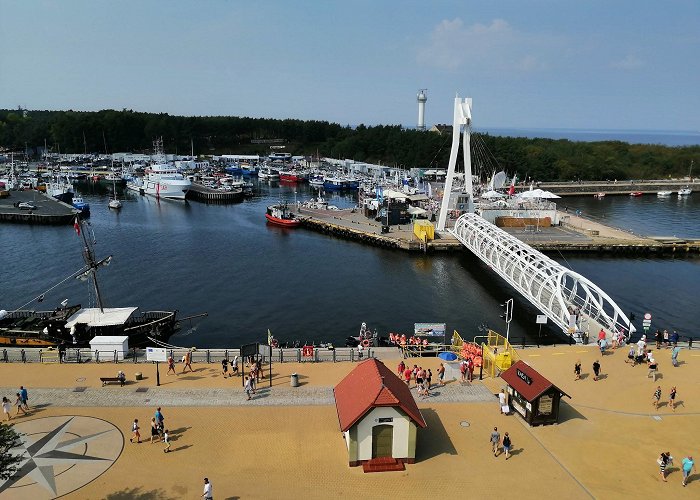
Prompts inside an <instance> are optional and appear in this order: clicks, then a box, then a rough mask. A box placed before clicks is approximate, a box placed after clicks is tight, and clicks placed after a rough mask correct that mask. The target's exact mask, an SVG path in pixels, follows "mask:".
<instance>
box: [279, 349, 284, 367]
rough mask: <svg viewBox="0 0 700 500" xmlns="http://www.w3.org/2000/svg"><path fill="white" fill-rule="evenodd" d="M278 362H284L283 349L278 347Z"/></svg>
mask: <svg viewBox="0 0 700 500" xmlns="http://www.w3.org/2000/svg"><path fill="white" fill-rule="evenodd" d="M280 363H284V351H283V350H282V348H281V347H280Z"/></svg>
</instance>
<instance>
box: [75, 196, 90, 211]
mask: <svg viewBox="0 0 700 500" xmlns="http://www.w3.org/2000/svg"><path fill="white" fill-rule="evenodd" d="M72 204H73V208H76V209H78V210H80V215H83V216H86V215H89V214H90V204H89V203H88V202H86V201H85V200H83V197H82V196H80V195H78V196H74V197H73V203H72Z"/></svg>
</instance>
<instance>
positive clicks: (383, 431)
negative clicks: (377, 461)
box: [372, 425, 394, 458]
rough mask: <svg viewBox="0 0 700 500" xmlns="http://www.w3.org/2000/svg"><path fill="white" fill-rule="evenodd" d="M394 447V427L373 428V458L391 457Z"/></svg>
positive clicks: (380, 426) (379, 426)
mask: <svg viewBox="0 0 700 500" xmlns="http://www.w3.org/2000/svg"><path fill="white" fill-rule="evenodd" d="M393 445H394V426H393V425H375V426H374V427H372V458H379V457H390V456H391V451H392V448H393Z"/></svg>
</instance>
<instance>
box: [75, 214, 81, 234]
mask: <svg viewBox="0 0 700 500" xmlns="http://www.w3.org/2000/svg"><path fill="white" fill-rule="evenodd" d="M73 228H74V229H75V232H76V233H77V234H78V236H80V221H79V220H78V217H77V216H76V218H75V222H74V223H73Z"/></svg>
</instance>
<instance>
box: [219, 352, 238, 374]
mask: <svg viewBox="0 0 700 500" xmlns="http://www.w3.org/2000/svg"><path fill="white" fill-rule="evenodd" d="M229 364H230V365H231V373H230V374H229ZM221 373H222V374H223V376H224V378H226V377H233V376H234V375H235V374H237V373H238V356H236V357H234V358H233V361H231V362H230V363H229V360H228V359H227V358H224V359H222V360H221Z"/></svg>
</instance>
